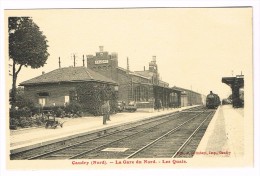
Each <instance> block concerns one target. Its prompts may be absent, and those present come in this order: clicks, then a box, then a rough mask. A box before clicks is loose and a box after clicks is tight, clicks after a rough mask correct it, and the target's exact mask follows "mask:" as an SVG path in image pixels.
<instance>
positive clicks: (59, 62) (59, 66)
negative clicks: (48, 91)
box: [59, 57, 61, 68]
mask: <svg viewBox="0 0 260 176" xmlns="http://www.w3.org/2000/svg"><path fill="white" fill-rule="evenodd" d="M60 67H61V66H60V57H59V68H60Z"/></svg>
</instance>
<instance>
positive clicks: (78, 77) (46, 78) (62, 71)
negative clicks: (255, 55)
mask: <svg viewBox="0 0 260 176" xmlns="http://www.w3.org/2000/svg"><path fill="white" fill-rule="evenodd" d="M61 82H101V83H107V84H114V85H117V83H116V82H115V81H113V80H112V79H110V78H107V77H105V76H103V75H101V74H99V73H97V72H94V71H93V70H91V69H88V68H86V67H63V68H58V69H56V70H53V71H51V72H48V73H45V74H42V75H40V76H37V77H35V78H32V79H29V80H27V81H24V82H22V83H20V86H26V85H35V84H47V83H61Z"/></svg>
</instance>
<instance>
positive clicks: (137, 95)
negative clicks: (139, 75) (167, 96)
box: [134, 86, 148, 102]
mask: <svg viewBox="0 0 260 176" xmlns="http://www.w3.org/2000/svg"><path fill="white" fill-rule="evenodd" d="M134 99H135V101H141V102H144V101H148V90H147V88H146V87H144V86H138V87H136V88H135V89H134Z"/></svg>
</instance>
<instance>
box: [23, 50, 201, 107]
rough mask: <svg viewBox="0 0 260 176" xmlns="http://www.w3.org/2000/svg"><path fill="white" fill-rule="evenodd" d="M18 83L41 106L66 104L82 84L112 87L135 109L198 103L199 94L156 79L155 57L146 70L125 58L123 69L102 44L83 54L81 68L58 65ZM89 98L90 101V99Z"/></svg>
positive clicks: (118, 95)
mask: <svg viewBox="0 0 260 176" xmlns="http://www.w3.org/2000/svg"><path fill="white" fill-rule="evenodd" d="M20 86H24V91H25V94H26V96H27V97H28V98H29V99H31V100H32V101H33V102H34V103H36V104H37V103H38V104H40V105H41V106H53V105H56V106H63V105H64V104H65V103H70V102H72V101H74V99H78V98H80V97H79V95H78V93H79V92H78V88H79V87H86V90H87V87H88V90H97V89H99V90H102V89H104V88H109V89H111V90H114V92H115V97H116V99H117V100H118V101H124V102H125V103H126V104H128V103H129V102H131V101H134V102H136V105H137V108H155V109H157V108H161V107H164V108H168V107H180V106H189V105H195V104H201V98H200V97H201V95H200V94H198V93H196V92H193V91H190V90H187V89H183V88H180V87H169V84H168V83H167V82H164V81H162V80H161V79H160V75H159V72H158V65H157V63H156V56H153V57H152V58H151V61H150V62H149V67H148V69H145V67H144V69H143V70H142V71H131V70H130V69H129V60H128V58H127V68H126V69H125V68H122V67H119V66H118V55H117V53H111V54H110V53H108V52H107V51H104V50H103V47H102V46H101V47H100V50H99V51H98V52H96V54H95V55H87V67H85V66H84V59H83V66H81V67H75V66H74V67H63V68H61V67H60V68H58V69H56V70H53V71H51V72H49V73H44V74H42V75H40V76H38V77H35V78H32V79H30V80H27V81H24V82H22V83H21V84H20ZM90 92H91V91H90ZM90 92H88V93H87V94H91V93H90ZM94 92H96V93H97V91H94ZM97 94H99V93H97ZM75 97H76V98H75ZM77 97H78V98H77ZM89 98H91V96H90V97H89ZM101 99H102V98H97V100H95V101H97V102H99V101H98V100H101ZM89 101H90V103H91V102H92V103H93V100H90V99H89ZM113 101H114V100H113ZM87 104H88V103H87ZM96 106H97V105H96V104H95V105H94V104H93V107H88V109H93V108H94V109H95V108H98V107H96Z"/></svg>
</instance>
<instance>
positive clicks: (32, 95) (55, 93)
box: [24, 83, 76, 106]
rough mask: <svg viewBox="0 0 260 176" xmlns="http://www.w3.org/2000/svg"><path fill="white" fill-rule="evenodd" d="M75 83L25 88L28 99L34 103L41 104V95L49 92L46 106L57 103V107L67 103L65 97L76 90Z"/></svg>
mask: <svg viewBox="0 0 260 176" xmlns="http://www.w3.org/2000/svg"><path fill="white" fill-rule="evenodd" d="M75 85H76V84H75V83H60V84H45V85H34V86H25V87H24V93H25V95H26V97H28V98H29V99H31V100H32V101H33V102H34V103H36V104H37V103H39V98H40V97H42V96H40V95H39V93H43V92H47V93H49V96H46V97H45V98H46V106H51V105H53V103H55V105H56V106H62V105H64V102H65V96H69V93H70V91H73V90H75Z"/></svg>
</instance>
